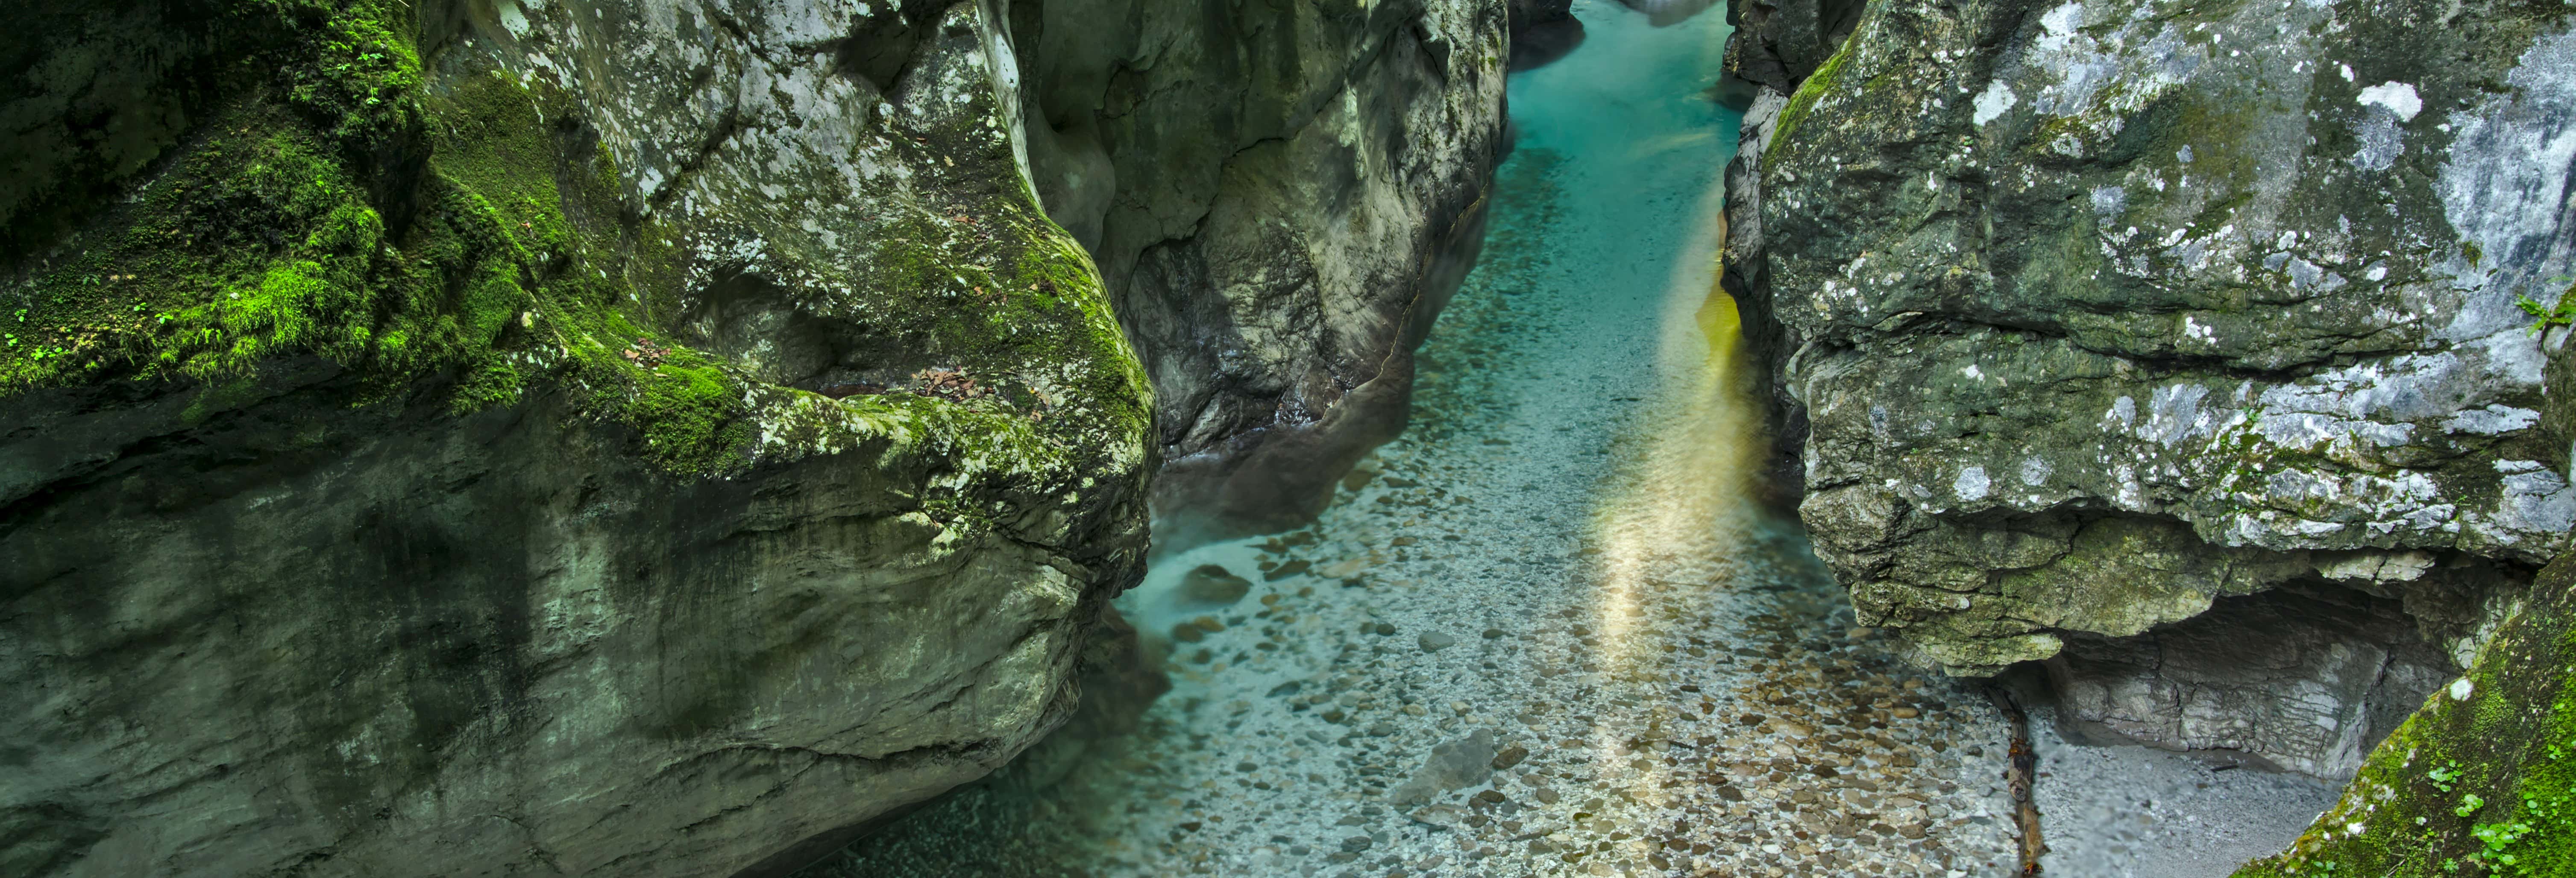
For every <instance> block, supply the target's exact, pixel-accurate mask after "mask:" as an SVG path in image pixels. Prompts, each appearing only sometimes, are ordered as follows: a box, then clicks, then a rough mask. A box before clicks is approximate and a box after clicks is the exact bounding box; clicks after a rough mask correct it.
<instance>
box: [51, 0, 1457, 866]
mask: <svg viewBox="0 0 2576 878" xmlns="http://www.w3.org/2000/svg"><path fill="white" fill-rule="evenodd" d="M236 7H237V8H236ZM1504 17H1505V12H1504V10H1503V8H1502V7H1501V6H1500V5H1498V4H1466V3H1431V4H1423V3H1410V4H1408V3H1394V4H1377V5H1372V6H1368V7H1365V8H1362V9H1360V10H1357V11H1350V12H1347V13H1346V12H1345V11H1341V10H1325V9H1322V8H1320V7H1277V8H1274V7H1247V8H1245V9H1241V10H1234V11H1230V12H1218V11H1214V10H1211V9H1209V8H1206V7H1203V6H1197V5H1187V4H1176V3H1139V2H1057V3H1034V2H1022V3H1018V4H1009V3H1002V2H980V0H970V2H962V3H921V2H907V3H858V2H840V0H810V2H808V0H749V2H724V3H714V4H698V3H681V2H664V0H631V2H615V3H562V2H539V0H497V2H471V3H465V2H436V0H432V2H419V3H413V2H381V3H379V2H372V0H281V2H279V3H274V4H236V5H235V6H232V7H225V6H220V5H216V4H194V3H185V2H169V3H139V4H115V5H107V6H100V7H96V8H82V9H77V10H56V9H51V8H47V9H35V8H28V9H24V10H16V11H13V12H11V13H8V14H6V15H5V16H0V23H5V24H8V25H10V27H9V32H10V33H12V34H14V36H13V37H11V39H12V40H14V41H17V42H16V43H14V44H13V46H12V50H11V54H9V55H8V56H7V57H10V58H12V59H13V66H12V67H11V69H10V70H9V75H10V76H11V77H12V84H13V88H16V89H17V91H16V92H15V95H14V96H13V98H12V102H11V103H10V104H8V105H7V115H6V118H8V119H10V120H11V127H10V129H9V130H10V134H9V136H10V137H12V138H14V139H13V140H12V141H10V145H11V150H10V151H11V155H12V159H11V160H12V161H13V162H18V163H19V164H17V165H13V169H14V172H13V174H12V175H11V176H12V182H11V184H10V188H9V189H7V190H6V191H5V192H0V196H5V197H0V211H5V214H4V215H0V219H5V220H6V222H7V228H8V235H7V240H6V246H7V249H6V250H5V251H0V257H5V259H6V261H7V263H8V266H7V267H8V270H9V272H10V275H11V276H10V279H9V280H10V283H11V287H10V288H9V292H8V293H7V295H8V297H9V305H8V307H9V308H11V309H12V311H13V313H11V315H10V316H11V318H12V320H11V323H10V326H9V328H10V329H11V330H12V331H11V333H10V334H9V337H8V339H7V345H8V347H7V352H6V353H0V379H5V391H6V393H7V394H9V396H10V405H9V413H8V415H7V416H6V417H5V418H0V449H4V450H0V502H5V503H6V504H7V505H6V506H5V511H0V685H5V686H6V687H7V689H8V690H9V691H11V692H15V693H20V694H22V695H25V696H26V697H24V698H21V699H16V700H13V701H12V702H11V703H12V706H11V707H10V708H9V709H8V710H7V712H6V713H5V715H0V738H6V739H7V740H8V741H10V742H11V743H10V744H9V745H8V749H7V750H6V751H5V753H6V755H5V756H0V762H5V763H6V764H7V765H8V766H10V769H9V771H8V772H7V774H8V780H7V781H6V782H5V783H0V864H5V865H0V871H8V872H11V873H13V874H15V873H21V872H44V873H57V874H70V875H85V874H101V875H107V874H113V875H136V874H266V873H269V872H272V871H279V870H301V871H305V872H312V873H318V874H397V873H399V874H431V873H438V874H496V873H518V872H531V873H574V874H597V873H603V872H621V873H638V874H690V875H708V874H733V873H737V872H742V871H746V870H747V871H749V872H752V873H757V872H762V871H775V870H778V869H782V868H786V867H791V866H793V865H795V864H796V862H797V861H798V860H799V859H801V858H803V857H806V856H810V855H812V854H816V853H820V852H821V851H822V850H823V849H825V848H827V847H828V846H830V845H832V844H836V843H838V842H839V841H842V840H845V839H846V838H848V837H849V835H850V834H851V833H852V832H853V831H856V830H857V829H859V828H862V827H864V826H865V825H867V824H868V823H869V822H870V821H871V820H874V819H875V818H877V817H879V816H881V815H885V814H888V813H891V812H892V811H894V810H895V809H898V808H901V807H903V806H905V805H908V804H911V803H914V802H918V801H920V800H922V799H924V798H926V797H929V796H931V795H934V794H936V793H937V792H939V791H941V790H943V789H946V788H948V787H951V786H953V785H955V784H958V783H960V782H963V781H966V780H970V779H973V778H975V777H977V776H980V775H982V774H984V773H985V772H987V771H989V770H990V769H992V768H993V767H994V766H997V765H1000V764H1002V763H1003V762H1005V761H1007V760H1009V759H1010V758H1012V756H1013V755H1014V754H1017V753H1019V752H1020V751H1021V750H1022V749H1023V748H1025V747H1027V746H1029V745H1030V743H1031V742H1033V741H1035V740H1036V739H1037V738H1039V737H1040V736H1041V735H1043V734H1045V733H1046V732H1047V731H1048V730H1049V729H1050V728H1052V727H1054V726H1056V725H1057V724H1059V723H1061V722H1063V721H1064V720H1065V717H1066V716H1067V715H1068V714H1069V713H1070V712H1071V708H1072V705H1073V703H1074V700H1075V693H1076V689H1077V686H1076V683H1075V678H1076V667H1077V665H1078V664H1079V661H1078V653H1080V652H1081V651H1082V650H1083V649H1084V648H1085V646H1084V645H1085V643H1086V642H1087V641H1091V640H1092V638H1091V637H1090V635H1091V633H1092V632H1093V631H1094V629H1095V628H1097V627H1098V626H1099V623H1098V622H1097V620H1098V619H1100V618H1101V615H1100V611H1101V609H1102V604H1103V602H1104V601H1105V600H1106V598H1107V597H1108V596H1109V595H1111V594H1114V593H1115V592H1116V591H1117V590H1118V589H1120V588H1123V587H1124V586H1125V585H1126V584H1127V583H1129V582H1131V581H1133V579H1134V578H1135V576H1136V575H1137V574H1138V573H1139V571H1140V569H1141V564H1142V556H1143V551H1144V529H1143V525H1144V518H1145V502H1144V501H1145V497H1144V496H1143V491H1144V484H1145V476H1146V474H1147V473H1148V471H1149V470H1150V469H1151V468H1153V467H1154V466H1155V465H1156V463H1157V454H1156V446H1157V445H1160V446H1162V449H1163V453H1164V454H1165V455H1168V456H1170V457H1173V458H1189V459H1191V460H1199V461H1209V462H1208V463H1205V464H1203V465H1202V468H1203V469H1209V470H1211V471H1213V472H1214V473H1215V475H1213V476H1209V477H1206V478H1202V479H1200V480H1199V484H1202V485H1223V484H1226V481H1225V480H1226V479H1227V478H1230V477H1233V476H1235V475H1238V474H1240V473H1243V472H1260V473H1268V475H1259V476H1246V477H1244V478H1249V479H1252V480H1254V481H1256V482H1258V481H1262V480H1265V479H1266V480H1268V481H1267V482H1266V483H1264V484H1262V485H1257V486H1255V487H1253V488H1248V489H1241V490H1238V489H1237V488H1232V487H1226V488H1210V489H1207V490H1210V491H1214V492H1215V493H1216V494H1219V495H1222V496H1226V497H1233V496H1250V497H1254V498H1257V499H1258V500H1260V501H1262V502H1264V503H1269V502H1272V501H1274V500H1275V499H1276V498H1281V497H1287V498H1291V499H1290V500H1289V501H1283V502H1280V503H1278V504H1277V505H1282V506H1285V507H1288V508H1291V509H1293V508H1294V507H1296V505H1297V502H1302V501H1297V500H1295V498H1296V497H1298V496H1299V495H1298V490H1299V484H1300V483H1298V482H1297V480H1298V479H1301V478H1305V477H1307V476H1309V475H1311V474H1313V473H1315V472H1321V471H1323V470H1330V469H1334V468H1335V467H1337V466H1338V465H1339V464H1337V463H1336V461H1345V459H1346V458H1349V457H1355V456H1356V455H1357V454H1358V453H1360V452H1361V451H1364V450H1365V447H1366V446H1367V445H1368V444H1370V443H1371V442H1372V441H1374V440H1373V439H1372V438H1371V437H1373V436H1377V435H1379V433H1378V432H1375V431H1387V430H1392V429H1394V428H1395V427H1396V426H1398V425H1400V423H1401V422H1402V419H1403V414H1402V407H1403V400H1404V396H1405V389H1406V382H1407V381H1408V380H1409V367H1408V366H1407V362H1408V361H1407V359H1406V356H1407V353H1408V352H1409V349H1410V348H1409V346H1410V344H1411V342H1412V341H1414V340H1417V339H1418V337H1419V334H1420V332H1422V331H1423V330H1424V329H1425V328H1427V326H1428V324H1429V320H1430V317H1431V315H1432V313H1433V312H1435V311H1436V310H1437V307H1438V305H1439V303H1440V300H1441V298H1442V297H1443V296H1444V295H1445V291H1446V290H1447V289H1448V288H1449V287H1450V286H1451V285H1454V283H1455V275H1456V274H1457V273H1458V272H1459V271H1460V270H1462V269H1463V266H1464V264H1465V260H1466V259H1467V258H1468V257H1469V256H1470V255H1471V254H1472V250H1473V244H1474V242H1475V240H1476V238H1477V230H1478V226H1477V222H1478V216H1479V210H1480V204H1481V200H1482V198H1483V195H1484V188H1485V184H1486V179H1487V178H1488V176H1489V174H1490V169H1491V166H1492V162H1493V157H1494V155H1493V154H1494V151H1495V150H1496V149H1497V148H1498V147H1499V143H1498V139H1497V138H1498V137H1499V132H1500V129H1501V118H1500V112H1499V110H1500V101H1501V93H1502V92H1501V89H1502V71H1503V66H1504V64H1505V58H1506V54H1507V48H1506V45H1505V37H1504V33H1505V26H1504ZM39 35H42V36H41V39H43V40H44V41H45V42H43V43H37V42H34V41H35V40H37V39H39V38H40V37H39ZM129 50H130V51H129ZM119 59H126V60H119ZM20 61H23V62H24V63H22V64H21V63H15V62H20ZM1050 215H1052V216H1053V217H1054V219H1055V220H1057V221H1060V222H1061V223H1062V224H1063V228H1062V229H1060V228H1059V227H1058V226H1057V225H1055V224H1053V223H1050V222H1049V219H1048V217H1049V216H1050ZM1066 229H1069V230H1070V232H1071V234H1069V235H1068V234H1066V231H1065V230H1066ZM1085 247H1088V248H1090V249H1091V250H1092V251H1094V252H1096V253H1098V254H1100V255H1101V257H1102V258H1101V259H1100V261H1099V263H1100V265H1101V270H1097V271H1096V270H1095V269H1094V268H1093V263H1092V260H1091V259H1089V258H1087V254H1086V253H1085V252H1084V250H1083V248H1085ZM1103 272H1105V274H1106V276H1107V280H1108V283H1107V284H1106V286H1105V288H1104V286H1103V284H1102V279H1101V275H1102V273H1103ZM1113 300H1114V301H1115V303H1116V304H1117V305H1118V306H1119V308H1120V311H1121V315H1122V317H1123V319H1124V321H1125V323H1126V326H1125V327H1124V329H1125V331H1124V332H1122V328H1121V327H1120V326H1119V325H1118V322H1117V320H1118V318H1113V317H1112V316H1111V313H1112V312H1111V307H1110V306H1111V304H1112V302H1113ZM1130 333H1132V335H1133V336H1134V337H1135V338H1136V339H1137V340H1138V341H1139V342H1142V343H1143V344H1144V345H1145V351H1146V353H1147V356H1146V357H1145V358H1143V362H1142V364H1141V365H1142V366H1143V367H1144V368H1140V363H1139V360H1138V358H1137V356H1136V354H1135V353H1134V352H1133V351H1132V350H1131V349H1130V348H1129V346H1128V343H1127V341H1126V340H1125V338H1124V336H1125V335H1127V334H1130ZM1149 373H1150V376H1151V381H1152V382H1154V383H1155V384H1156V385H1159V387H1160V389H1161V391H1162V393H1161V397H1160V398H1161V400H1162V407H1161V413H1160V418H1161V419H1162V421H1163V422H1164V423H1166V424H1169V425H1171V430H1170V431H1169V432H1168V434H1167V435H1165V436H1163V437H1161V438H1160V439H1159V440H1157V439H1155V438H1154V437H1152V436H1151V425H1152V423H1153V422H1154V419H1155V418H1156V416H1157V415H1156V412H1155V411H1154V410H1153V409H1152V406H1153V405H1154V403H1153V400H1154V399H1155V397H1154V395H1153V394H1152V393H1151V392H1150V391H1149V387H1148V380H1149V378H1148V375H1149ZM1193 455H1195V457H1193ZM1262 455H1270V456H1271V459H1275V461H1274V462H1273V463H1270V464H1260V465H1243V462H1244V461H1246V460H1255V461H1257V460H1260V459H1264V458H1262V457H1261V456H1262ZM1345 462H1346V461H1345ZM1264 467H1267V468H1266V469H1265V468H1264ZM1329 477H1330V476H1329V475H1327V476H1325V478H1329ZM1178 483H1180V484H1185V485H1186V484H1190V482H1189V481H1188V480H1179V481H1178ZM1283 483H1284V484H1283ZM1229 492H1231V493H1229ZM1221 503H1222V501H1220V504H1221ZM1263 511H1269V510H1268V507H1263ZM1131 639H1132V638H1131ZM1095 651H1097V650H1095ZM1111 664H1114V662H1109V661H1108V660H1107V659H1100V658H1095V660H1094V661H1093V662H1092V666H1093V667H1094V670H1095V671H1100V672H1099V673H1095V674H1093V675H1092V676H1093V677H1094V678H1095V685H1104V686H1105V685H1112V684H1114V685H1115V687H1116V688H1119V689H1120V690H1122V691H1129V692H1131V694H1133V695H1135V697H1136V698H1138V699H1150V697H1151V695H1152V693H1153V692H1154V691H1157V690H1158V688H1159V681H1158V680H1156V679H1153V678H1152V675H1151V674H1150V673H1147V674H1145V675H1143V676H1138V675H1136V674H1121V673H1111V672H1109V671H1104V670H1102V669H1109V670H1111V671H1114V670H1116V669H1115V668H1111V667H1110V665H1111ZM1111 724H1112V725H1114V722H1112V723H1111Z"/></svg>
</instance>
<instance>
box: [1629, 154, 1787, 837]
mask: <svg viewBox="0 0 2576 878" xmlns="http://www.w3.org/2000/svg"><path fill="white" fill-rule="evenodd" d="M1717 201H1718V199H1717V198H1716V197H1715V195H1714V194H1713V193H1712V195H1711V197H1710V198H1709V199H1707V203H1705V205H1704V208H1703V210H1702V211H1701V213H1700V214H1699V215H1700V216H1704V217H1709V218H1710V219H1709V221H1708V222H1707V227H1706V228H1704V229H1701V230H1699V233H1698V234H1697V235H1695V236H1694V239H1695V240H1699V241H1706V242H1709V246H1707V247H1706V248H1702V249H1696V253H1695V254H1694V255H1691V256H1689V257H1686V259H1685V260H1684V262H1683V264H1681V265H1677V266H1676V267H1675V269H1676V270H1675V271H1674V272H1673V282H1672V284H1671V285H1670V289H1669V290H1668V291H1667V293H1666V296H1665V304H1664V308H1663V320H1662V325H1661V327H1660V328H1659V329H1660V334H1661V338H1660V341H1659V343H1658V346H1657V351H1658V356H1657V360H1658V362H1657V364H1656V365H1657V371H1658V372H1659V374H1660V376H1661V378H1660V381H1659V384H1660V388H1659V390H1658V391H1657V396H1656V398H1655V399H1654V401H1653V405H1652V406H1651V407H1650V409H1649V410H1648V412H1647V414H1646V416H1645V418H1644V419H1643V423H1642V424H1641V425H1640V428H1639V429H1638V430H1636V431H1635V432H1634V433H1632V434H1631V435H1630V436H1629V437H1627V440H1626V443H1625V446H1624V447H1623V448H1622V453H1621V455H1620V456H1621V457H1622V458H1623V459H1624V460H1623V465H1622V467H1621V470H1620V474H1619V476H1618V477H1617V478H1616V479H1615V480H1614V481H1613V482H1612V486H1611V487H1610V489H1609V490H1607V491H1605V492H1603V493H1602V494H1601V495H1600V497H1599V499H1598V501H1597V505H1596V507H1595V509H1594V510H1593V545H1594V546H1595V547H1597V548H1598V549H1599V554H1598V556H1597V558H1598V565H1599V566H1598V570H1597V573H1598V578H1597V580H1596V581H1597V582H1598V589H1599V590H1598V592H1597V594H1596V595H1595V599H1594V602H1593V617H1594V619H1593V621H1594V625H1593V627H1594V629H1595V630H1596V631H1597V632H1599V639H1598V641H1597V642H1598V643H1599V646H1598V647H1597V649H1596V660H1597V661H1598V663H1599V666H1600V673H1601V674H1602V680H1603V683H1604V686H1605V688H1606V689H1609V690H1611V692H1612V693H1616V697H1615V699H1614V700H1615V701H1616V702H1618V703H1622V704H1628V705H1633V707H1631V708H1630V709H1628V710H1625V711H1605V713H1618V714H1621V715H1619V716H1618V717H1617V718H1616V720H1612V718H1611V717H1604V720H1605V721H1604V722H1601V723H1599V724H1598V725H1596V726H1594V728H1593V730H1592V737H1593V740H1592V745H1593V751H1594V752H1593V760H1594V763H1595V769H1596V772H1597V773H1598V776H1599V777H1601V778H1603V779H1604V780H1608V779H1612V778H1617V779H1621V780H1623V781H1625V784H1626V790H1627V792H1628V794H1629V796H1630V797H1631V798H1632V799H1633V800H1635V801H1636V802H1638V803H1639V804H1642V805H1647V806H1650V807H1653V806H1661V805H1665V804H1668V803H1670V796H1671V794H1672V793H1674V792H1676V791H1677V790H1676V789H1675V786H1672V785H1668V781H1669V780H1670V779H1671V778H1670V777H1669V774H1670V770H1671V769H1670V767H1669V765H1668V764H1667V763H1666V762H1665V760H1662V759H1655V758H1643V757H1642V756H1641V755H1640V754H1639V753H1638V749H1639V742H1640V741H1645V742H1653V741H1661V740H1666V739H1669V738H1672V737H1678V729H1676V728H1675V726H1677V725H1687V724H1689V721H1691V720H1695V719H1697V718H1698V717H1696V716H1693V715H1690V714H1688V713H1686V712H1683V710H1682V709H1681V708H1679V707H1678V706H1677V703H1676V702H1675V700H1674V699H1673V698H1672V697H1671V693H1670V692H1669V687H1668V686H1667V685H1665V684H1667V683H1669V682H1670V681H1671V679H1672V668H1671V667H1670V665H1671V658H1670V656H1671V655H1673V654H1674V653H1673V652H1672V651H1673V650H1675V649H1678V648H1681V647H1682V646H1684V645H1685V644H1682V643H1680V642H1678V641H1679V640H1680V639H1681V636H1682V629H1685V628H1687V629H1689V630H1701V629H1703V628H1704V627H1705V626H1702V625H1690V624H1689V622H1690V621H1691V620H1692V619H1693V618H1694V616H1693V614H1704V613H1707V612H1709V611H1711V610H1712V609H1715V608H1714V607H1712V606H1711V605H1710V600H1709V599H1710V598H1711V597H1713V596H1714V595H1715V593H1718V592H1723V591H1724V590H1726V589H1728V588H1729V586H1730V584H1731V582H1732V580H1733V579H1734V574H1735V572H1736V570H1737V567H1736V561H1735V557H1734V556H1735V555H1736V554H1737V551H1738V550H1740V549H1741V548H1743V547H1744V546H1746V545H1747V544H1748V543H1749V542H1750V531H1749V528H1750V527H1751V526H1752V524H1753V523H1754V516H1755V515H1756V514H1757V513H1756V511H1755V504H1754V501H1753V498H1752V495H1751V489H1752V487H1753V481H1752V480H1753V475H1754V472H1755V469H1756V467H1757V466H1758V465H1759V463H1760V461H1761V455H1762V454H1763V445H1762V442H1761V418H1760V416H1759V409H1757V408H1756V407H1755V405H1754V401H1753V397H1752V395H1751V393H1750V387H1749V382H1748V379H1749V378H1750V377H1751V375H1750V373H1749V371H1748V369H1749V366H1748V364H1747V363H1746V360H1745V357H1744V352H1743V350H1742V340H1743V326H1742V322H1741V318H1740V316H1739V315H1738V313H1737V311H1736V304H1735V300H1734V298H1733V297H1730V296H1728V295H1726V293H1724V292H1723V291H1721V290H1719V289H1718V287H1717V284H1716V276H1717V271H1716V267H1715V266H1714V265H1713V264H1711V263H1710V262H1709V261H1708V259H1707V257H1706V256H1705V254H1707V253H1709V252H1712V251H1714V249H1715V243H1714V242H1715V240H1716V236H1717V233H1718V229H1719V226H1718V221H1717V220H1716V217H1718V216H1719V215H1720V213H1719V210H1718V206H1717ZM1703 621H1704V620H1703ZM1605 694H1606V693H1605ZM1622 762H1626V763H1627V764H1626V765H1621V764H1620V763H1622Z"/></svg>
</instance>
